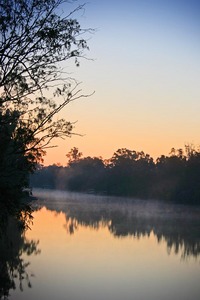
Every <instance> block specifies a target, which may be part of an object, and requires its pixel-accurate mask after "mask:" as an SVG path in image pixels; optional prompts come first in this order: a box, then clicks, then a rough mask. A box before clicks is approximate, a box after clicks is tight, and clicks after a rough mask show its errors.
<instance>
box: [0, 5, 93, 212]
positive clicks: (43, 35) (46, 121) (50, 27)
mask: <svg viewBox="0 0 200 300" xmlns="http://www.w3.org/2000/svg"><path fill="white" fill-rule="evenodd" d="M74 2H75V1H73V0H72V1H68V0H45V1H44V0H39V1H38V0H6V1H5V0H0V210H2V209H5V210H6V211H7V210H8V211H9V212H11V213H13V212H14V213H15V212H16V210H18V207H19V202H20V198H22V197H23V189H24V187H27V186H28V178H29V174H30V173H31V172H33V171H34V170H35V167H36V165H37V164H38V163H41V162H42V157H43V155H44V154H45V149H46V148H48V147H52V144H51V142H52V140H54V139H55V138H59V137H62V138H64V137H68V136H70V135H71V134H73V124H72V123H70V121H69V120H65V119H63V118H59V117H58V115H57V114H58V113H59V112H60V111H61V110H62V109H63V108H64V107H65V106H66V105H67V104H69V103H70V102H71V101H74V100H76V99H77V98H80V97H83V96H84V95H82V94H81V90H80V87H79V83H78V82H77V81H76V80H75V79H73V78H71V77H70V76H69V75H68V74H67V73H66V70H65V68H64V65H63V63H62V62H66V61H67V60H71V59H72V60H73V61H74V63H75V65H76V66H79V58H80V57H82V56H84V52H85V50H87V49H88V46H87V41H86V38H83V35H84V36H85V34H86V33H88V32H90V30H86V29H82V28H81V26H80V24H79V22H78V21H77V18H76V17H77V14H78V13H79V12H80V11H82V10H83V8H84V5H79V6H77V7H74V4H75V3H74Z"/></svg>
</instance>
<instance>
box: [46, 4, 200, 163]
mask: <svg viewBox="0 0 200 300" xmlns="http://www.w3.org/2000/svg"><path fill="white" fill-rule="evenodd" d="M83 3H84V2H81V1H76V2H75V3H74V4H72V6H70V4H67V5H66V6H65V7H64V8H63V9H64V10H66V11H71V8H72V7H73V6H77V5H78V4H83ZM77 19H78V21H79V22H80V24H81V26H82V27H83V28H93V29H95V33H93V34H91V35H90V36H89V37H87V38H88V45H89V47H90V51H88V52H86V57H87V58H88V59H82V60H81V61H80V67H78V68H75V67H74V66H73V65H72V64H70V63H69V62H66V69H67V70H69V71H70V72H71V73H70V74H71V76H73V77H74V78H76V79H77V80H78V81H80V82H81V89H82V93H83V94H85V95H87V94H91V93H93V92H95V93H94V94H93V95H92V96H90V97H88V98H83V99H79V100H77V101H75V102H73V103H70V104H69V105H68V106H67V107H66V108H65V109H64V110H63V111H62V113H60V116H59V117H65V118H66V119H68V120H69V121H71V122H75V128H74V132H75V133H78V134H81V135H82V136H79V135H73V136H72V137H71V138H66V139H65V140H62V139H60V140H55V141H54V142H53V145H58V147H56V148H52V149H49V150H48V151H47V155H46V156H45V157H44V164H45V165H49V164H53V163H60V164H62V165H66V163H67V158H66V154H67V153H68V152H69V151H70V149H71V148H73V147H78V148H79V150H80V151H81V152H82V153H83V155H84V156H92V157H94V156H97V157H99V156H101V157H103V158H105V159H108V158H111V157H112V155H113V153H114V152H115V151H116V150H117V149H119V148H127V149H130V150H136V151H144V152H145V153H148V154H150V155H151V156H152V157H154V158H157V157H159V156H160V155H161V154H165V155H168V154H169V152H170V150H171V148H172V147H175V148H184V145H185V144H188V143H190V144H194V145H196V146H198V145H200V132H199V128H200V117H199V112H200V99H199V97H200V84H199V81H200V1H199V0H198V1H194V0H132V1H130V0H127V1H126V0H124V1H113V0H111V1H109V0H107V1H106V0H101V1H100V0H99V1H98V0H89V2H87V3H86V5H85V10H84V12H83V11H82V12H80V13H79V14H78V15H77Z"/></svg>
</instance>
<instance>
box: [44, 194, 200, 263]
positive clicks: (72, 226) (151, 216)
mask: <svg viewBox="0 0 200 300" xmlns="http://www.w3.org/2000/svg"><path fill="white" fill-rule="evenodd" d="M113 199H115V198H113ZM45 205H46V203H45ZM46 206H47V208H49V209H51V210H57V211H62V212H64V213H65V214H66V225H65V226H66V229H67V231H68V232H69V233H70V234H73V233H74V232H75V231H76V229H77V228H78V226H79V225H83V226H90V227H93V228H96V229H98V228H99V227H100V226H102V224H104V225H105V224H107V226H108V228H109V230H110V232H111V233H112V234H113V235H114V236H115V237H118V238H119V237H120V238H122V237H126V236H128V235H129V236H133V237H136V238H140V237H141V236H149V235H150V233H151V232H153V233H154V234H155V236H156V237H157V241H158V243H159V242H161V241H163V240H164V241H165V242H166V244H167V251H168V253H170V252H171V251H174V253H176V254H178V253H181V255H182V257H183V258H186V257H189V256H193V257H197V256H199V255H200V209H199V208H198V207H189V206H188V207H187V206H181V205H174V204H166V203H159V202H152V201H139V200H138V201H129V200H127V201H125V202H124V203H122V202H121V201H120V199H119V200H118V201H112V200H110V198H108V199H104V198H103V197H102V199H100V201H99V200H98V201H95V197H94V198H93V199H92V198H91V199H89V200H88V201H86V200H84V199H82V200H81V201H80V200H77V199H74V200H73V201H70V202H69V201H67V200H66V201H61V202H59V201H56V202H54V201H48V203H47V205H46Z"/></svg>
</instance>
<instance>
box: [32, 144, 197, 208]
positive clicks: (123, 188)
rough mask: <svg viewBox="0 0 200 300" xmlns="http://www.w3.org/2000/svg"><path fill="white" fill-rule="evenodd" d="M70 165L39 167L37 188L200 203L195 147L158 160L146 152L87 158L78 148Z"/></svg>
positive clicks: (123, 150) (35, 178)
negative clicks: (103, 157) (107, 157)
mask: <svg viewBox="0 0 200 300" xmlns="http://www.w3.org/2000/svg"><path fill="white" fill-rule="evenodd" d="M67 157H68V164H67V166H65V167H64V166H59V165H51V166H48V167H44V166H41V165H39V166H38V168H37V170H36V172H35V174H33V175H32V176H31V178H30V180H31V185H32V186H33V187H41V188H53V189H65V190H70V191H77V192H87V193H99V194H107V195H117V196H130V197H137V198H141V199H159V200H166V201H173V202H179V203H189V204H200V184H199V182H200V151H199V150H197V149H195V147H193V146H191V145H186V146H185V149H184V150H183V149H174V148H172V149H171V152H170V154H169V155H168V156H165V155H161V156H160V157H158V158H157V159H156V160H154V159H153V158H152V157H151V156H150V155H149V154H146V153H144V152H143V151H141V152H137V151H135V150H129V149H126V148H121V149H118V150H117V151H116V152H115V153H114V154H113V156H112V157H111V158H110V159H107V160H103V159H102V158H101V157H90V156H89V157H83V155H82V153H81V152H79V150H78V148H76V147H74V148H72V149H71V151H70V152H69V153H68V154H67Z"/></svg>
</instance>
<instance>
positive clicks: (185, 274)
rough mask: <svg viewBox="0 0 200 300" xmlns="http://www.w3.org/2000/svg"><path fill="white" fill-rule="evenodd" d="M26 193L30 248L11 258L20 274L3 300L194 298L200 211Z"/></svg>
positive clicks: (199, 291)
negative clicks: (30, 202)
mask: <svg viewBox="0 0 200 300" xmlns="http://www.w3.org/2000/svg"><path fill="white" fill-rule="evenodd" d="M33 194H34V196H36V197H37V198H38V200H35V201H33V207H34V212H33V217H34V219H33V224H31V225H30V229H28V230H27V231H26V233H25V236H24V240H25V241H26V243H27V244H29V247H30V249H29V251H25V250H23V249H24V247H23V249H22V250H21V252H20V253H19V257H20V260H21V262H22V264H23V266H24V271H23V272H22V276H21V277H20V276H17V275H16V276H15V277H16V278H15V279H14V282H15V289H12V288H11V289H10V291H9V294H10V296H9V299H10V300H27V299H29V300H54V299H55V300H161V299H162V300H180V299H181V300H197V299H200V208H197V207H189V206H183V205H175V204H174V205H173V204H167V203H162V202H158V201H144V200H139V199H129V198H119V197H118V198H117V197H107V196H95V195H86V194H79V193H68V192H64V191H51V190H42V189H35V190H34V191H33ZM30 245H31V246H30ZM31 247H32V248H31ZM19 277H20V278H19Z"/></svg>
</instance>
